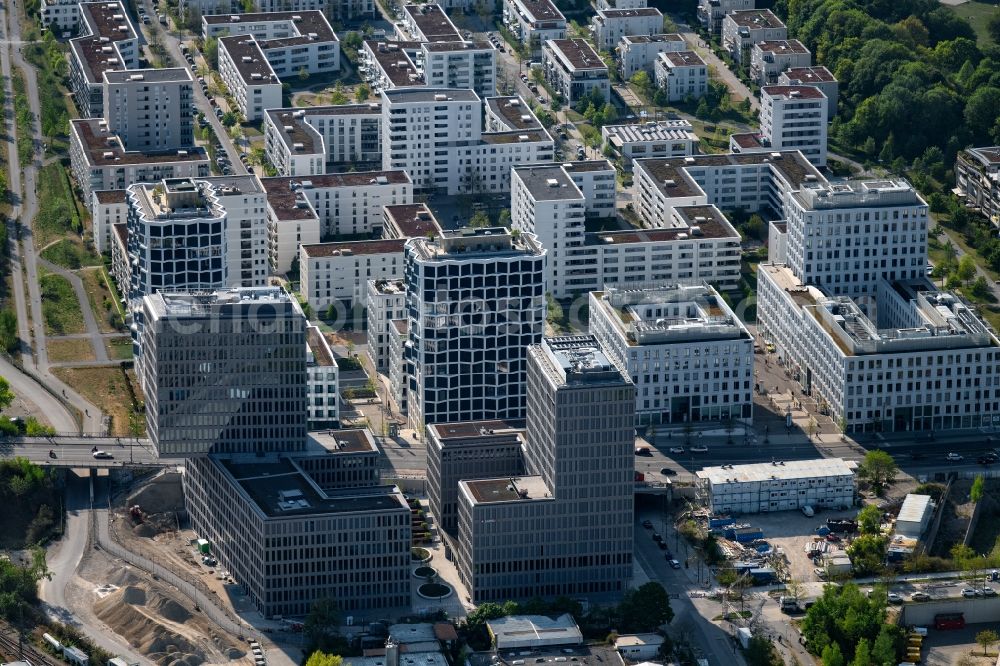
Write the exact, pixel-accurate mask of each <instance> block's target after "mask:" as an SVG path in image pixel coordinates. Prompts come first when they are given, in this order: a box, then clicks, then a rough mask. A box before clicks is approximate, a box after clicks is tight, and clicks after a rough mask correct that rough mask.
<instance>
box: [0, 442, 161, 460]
mask: <svg viewBox="0 0 1000 666" xmlns="http://www.w3.org/2000/svg"><path fill="white" fill-rule="evenodd" d="M120 442H121V443H119V440H117V439H116V438H114V437H107V438H81V439H80V440H78V441H77V442H74V441H72V440H69V439H67V438H59V439H55V440H52V441H50V440H48V439H46V438H35V439H33V440H32V441H23V440H21V441H3V442H0V457H20V458H27V459H28V460H30V461H31V462H33V463H37V464H39V465H45V466H48V467H124V466H129V465H170V464H176V461H166V462H161V461H160V460H159V458H157V456H156V454H155V452H154V451H153V448H152V446H151V445H150V444H149V442H148V441H146V440H144V442H145V446H143V443H137V442H136V440H129V439H122V440H120ZM95 446H96V447H97V448H98V449H99V450H101V451H105V452H106V453H107V454H108V455H110V456H111V457H110V458H101V459H95V458H94V456H93V453H92V452H91V449H93V448H94V447H95ZM49 451H52V452H53V453H55V458H53V457H52V456H50V455H49Z"/></svg>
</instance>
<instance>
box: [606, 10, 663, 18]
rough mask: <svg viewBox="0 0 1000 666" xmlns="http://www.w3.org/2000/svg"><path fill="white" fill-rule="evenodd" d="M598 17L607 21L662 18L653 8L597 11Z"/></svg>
mask: <svg viewBox="0 0 1000 666" xmlns="http://www.w3.org/2000/svg"><path fill="white" fill-rule="evenodd" d="M597 15H598V16H603V17H605V18H609V19H625V18H632V17H635V16H663V14H662V13H660V10H659V9H656V8H655V7H638V8H636V9H599V10H597Z"/></svg>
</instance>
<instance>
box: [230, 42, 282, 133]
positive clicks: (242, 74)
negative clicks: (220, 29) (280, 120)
mask: <svg viewBox="0 0 1000 666" xmlns="http://www.w3.org/2000/svg"><path fill="white" fill-rule="evenodd" d="M219 75H220V76H221V77H222V82H223V83H225V84H226V88H227V89H228V90H229V92H230V94H231V95H232V96H233V99H234V100H235V101H236V109H237V110H238V111H239V112H240V113H242V114H243V117H244V118H245V119H246V120H247V122H254V121H256V120H261V119H262V118H263V117H264V111H265V110H266V109H277V108H279V107H281V80H280V79H279V78H278V75H277V73H275V71H274V69H273V68H272V67H271V64H270V63H269V62H268V61H267V57H266V56H265V55H264V52H263V51H262V50H261V48H260V45H259V44H258V43H257V40H256V39H254V38H253V37H252V36H246V35H234V36H232V37H222V38H221V39H219Z"/></svg>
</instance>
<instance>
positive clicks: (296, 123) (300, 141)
mask: <svg viewBox="0 0 1000 666" xmlns="http://www.w3.org/2000/svg"><path fill="white" fill-rule="evenodd" d="M265 113H267V114H268V115H269V116H271V118H272V120H273V121H274V124H275V125H276V126H277V127H278V132H277V134H278V136H280V137H281V142H282V144H284V146H285V148H287V149H288V150H289V151H290V152H293V153H297V154H306V155H308V154H312V153H318V152H319V151H320V149H321V147H322V144H323V139H322V137H321V136H320V133H319V131H318V130H317V129H316V128H315V127H313V126H312V125H310V124H309V123H307V122H306V121H305V119H304V117H302V116H296V115H295V114H294V112H281V111H280V110H276V109H271V110H270V111H265Z"/></svg>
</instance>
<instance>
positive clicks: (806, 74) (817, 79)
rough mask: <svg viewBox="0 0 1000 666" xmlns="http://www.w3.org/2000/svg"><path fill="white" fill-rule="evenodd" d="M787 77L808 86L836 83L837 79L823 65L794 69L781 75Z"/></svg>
mask: <svg viewBox="0 0 1000 666" xmlns="http://www.w3.org/2000/svg"><path fill="white" fill-rule="evenodd" d="M781 75H782V76H787V77H788V80H789V81H792V82H793V83H801V84H804V85H808V84H810V83H836V82H837V79H836V77H835V76H834V75H833V73H832V72H830V70H828V69H827V68H826V67H824V66H823V65H813V66H812V67H792V68H791V69H786V70H785V71H784V72H782V73H781Z"/></svg>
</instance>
